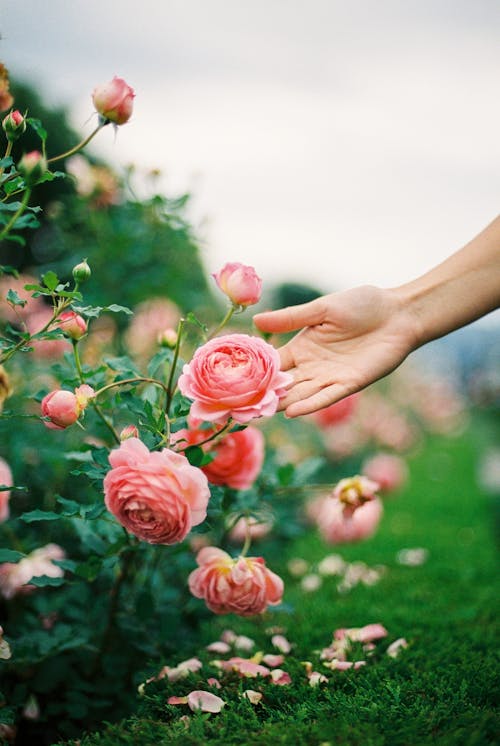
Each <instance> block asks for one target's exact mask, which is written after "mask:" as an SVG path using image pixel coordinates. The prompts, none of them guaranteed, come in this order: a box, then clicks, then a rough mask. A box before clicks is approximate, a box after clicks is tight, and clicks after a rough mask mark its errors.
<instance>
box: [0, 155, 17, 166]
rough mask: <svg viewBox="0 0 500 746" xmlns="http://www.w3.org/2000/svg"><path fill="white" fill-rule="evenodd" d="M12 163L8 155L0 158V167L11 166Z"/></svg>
mask: <svg viewBox="0 0 500 746" xmlns="http://www.w3.org/2000/svg"><path fill="white" fill-rule="evenodd" d="M13 164H14V161H13V160H12V158H11V156H10V155H6V156H5V157H4V158H0V168H9V166H12V165H13Z"/></svg>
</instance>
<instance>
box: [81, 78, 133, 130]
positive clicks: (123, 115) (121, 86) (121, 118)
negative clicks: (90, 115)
mask: <svg viewBox="0 0 500 746" xmlns="http://www.w3.org/2000/svg"><path fill="white" fill-rule="evenodd" d="M134 96H135V93H134V90H133V88H131V87H130V86H129V85H128V83H126V82H125V81H124V80H123V78H118V77H116V75H115V77H114V78H113V80H110V81H109V83H103V84H102V85H98V86H96V88H94V91H93V93H92V101H93V102H94V106H95V108H96V109H97V111H98V112H99V114H100V115H101V116H102V117H104V119H109V121H110V122H113V124H125V122H128V120H129V119H130V117H131V116H132V110H133V108H134Z"/></svg>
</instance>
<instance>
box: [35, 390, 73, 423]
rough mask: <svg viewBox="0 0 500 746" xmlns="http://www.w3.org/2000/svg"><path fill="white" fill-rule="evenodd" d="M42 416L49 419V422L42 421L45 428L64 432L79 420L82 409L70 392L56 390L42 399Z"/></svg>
mask: <svg viewBox="0 0 500 746" xmlns="http://www.w3.org/2000/svg"><path fill="white" fill-rule="evenodd" d="M41 408H42V415H43V416H44V417H50V422H47V421H44V423H43V424H44V425H45V427H48V428H50V429H52V430H64V428H66V427H69V426H70V425H73V423H74V422H76V421H77V419H78V418H79V416H80V414H81V412H82V408H81V406H80V404H79V403H78V399H77V397H76V395H75V394H74V393H73V392H72V391H63V390H62V389H56V390H55V391H51V392H50V394H47V396H44V398H43V399H42V404H41Z"/></svg>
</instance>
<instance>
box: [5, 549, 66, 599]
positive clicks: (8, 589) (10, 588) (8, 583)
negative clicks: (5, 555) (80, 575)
mask: <svg viewBox="0 0 500 746" xmlns="http://www.w3.org/2000/svg"><path fill="white" fill-rule="evenodd" d="M64 557H65V553H64V550H63V549H61V547H60V546H58V545H57V544H46V546H44V547H40V548H39V549H35V551H34V552H31V554H28V556H27V557H23V559H22V560H21V561H20V562H18V563H17V564H14V563H13V562H4V563H3V564H1V565H0V593H1V594H2V596H3V597H4V598H7V599H9V598H12V597H13V596H15V595H17V594H18V593H30V592H31V591H33V590H35V586H34V585H29V581H30V580H31V578H37V577H40V576H41V575H47V576H48V577H49V578H62V577H63V575H64V570H63V569H62V567H59V566H58V565H54V564H53V562H52V560H61V559H64Z"/></svg>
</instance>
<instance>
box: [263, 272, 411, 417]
mask: <svg viewBox="0 0 500 746" xmlns="http://www.w3.org/2000/svg"><path fill="white" fill-rule="evenodd" d="M254 323H255V325H256V326H257V328H258V329H260V331H262V332H271V333H278V334H282V333H285V332H292V331H296V330H298V329H301V331H300V332H299V333H298V334H296V335H295V336H294V337H293V338H292V339H291V340H290V341H289V342H287V343H286V344H285V345H283V347H280V348H279V350H278V351H279V354H280V358H281V368H282V370H285V371H289V372H290V373H292V375H293V382H292V384H291V385H290V387H289V389H288V393H287V395H286V396H285V397H284V398H283V399H282V401H281V405H280V408H281V409H284V410H285V414H286V415H287V416H288V417H298V416H300V415H305V414H310V413H311V412H315V411H316V410H318V409H322V408H323V407H327V406H328V405H330V404H333V403H334V402H336V401H338V400H339V399H342V398H343V397H345V396H348V395H349V394H353V393H354V392H355V391H359V390H360V389H363V388H365V387H366V386H368V385H369V384H371V383H373V382H374V381H376V380H378V379H379V378H382V377H383V376H385V375H387V374H388V373H390V372H391V371H392V370H394V369H395V368H397V366H398V365H399V364H400V363H401V362H402V361H403V360H404V359H405V357H406V356H407V355H408V354H409V353H410V352H411V351H412V350H413V349H415V347H417V346H418V343H417V333H416V329H415V321H414V319H413V318H412V316H411V314H410V313H409V312H408V311H407V310H406V307H405V303H404V299H403V297H402V296H400V294H399V293H398V292H397V291H396V290H382V289H380V288H376V287H370V286H364V287H359V288H354V289H352V290H346V291H342V292H339V293H332V294H331V295H325V296H323V297H321V298H317V299H316V300H313V301H311V302H310V303H304V304H302V305H298V306H290V307H288V308H282V309H279V310H277V311H268V312H265V313H259V314H256V315H255V316H254Z"/></svg>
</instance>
